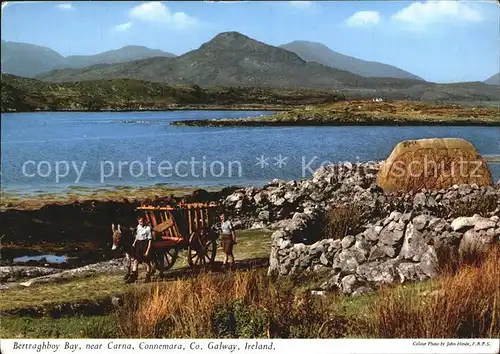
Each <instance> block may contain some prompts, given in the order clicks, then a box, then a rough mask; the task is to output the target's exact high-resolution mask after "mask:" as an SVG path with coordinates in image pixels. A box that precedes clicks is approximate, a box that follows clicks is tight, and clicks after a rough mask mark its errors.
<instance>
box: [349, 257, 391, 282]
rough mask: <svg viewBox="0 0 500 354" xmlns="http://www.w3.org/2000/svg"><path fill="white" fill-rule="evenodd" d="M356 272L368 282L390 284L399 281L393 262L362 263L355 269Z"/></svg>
mask: <svg viewBox="0 0 500 354" xmlns="http://www.w3.org/2000/svg"><path fill="white" fill-rule="evenodd" d="M356 274H358V275H359V276H361V277H363V278H364V279H366V280H367V281H369V282H376V283H383V284H392V283H395V282H399V281H400V279H399V276H398V272H397V270H396V267H395V265H394V263H393V262H385V263H378V262H371V263H364V264H362V265H360V266H359V267H358V268H357V269H356Z"/></svg>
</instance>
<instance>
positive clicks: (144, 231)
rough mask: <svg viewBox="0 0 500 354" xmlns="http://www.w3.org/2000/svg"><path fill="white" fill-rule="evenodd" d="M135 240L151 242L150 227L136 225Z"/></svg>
mask: <svg viewBox="0 0 500 354" xmlns="http://www.w3.org/2000/svg"><path fill="white" fill-rule="evenodd" d="M135 239H136V240H137V241H144V240H152V239H153V236H152V235H151V227H149V226H147V225H146V226H141V225H137V232H136V234H135Z"/></svg>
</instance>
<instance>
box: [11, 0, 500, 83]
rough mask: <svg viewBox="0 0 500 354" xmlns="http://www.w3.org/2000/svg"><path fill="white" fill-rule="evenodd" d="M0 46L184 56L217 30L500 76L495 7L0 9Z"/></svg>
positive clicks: (259, 4)
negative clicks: (128, 49) (142, 49)
mask: <svg viewBox="0 0 500 354" xmlns="http://www.w3.org/2000/svg"><path fill="white" fill-rule="evenodd" d="M1 27H2V28H1V37H2V39H3V40H7V41H14V42H25V43H32V44H37V45H42V46H46V47H49V48H51V49H54V50H55V51H57V52H59V53H60V54H62V55H64V56H68V55H82V54H83V55H86V54H97V53H100V52H103V51H106V50H111V49H117V48H120V47H123V46H125V45H143V46H147V47H150V48H154V49H162V50H164V51H167V52H171V53H174V54H177V55H180V54H183V53H185V52H187V51H190V50H194V49H197V48H199V47H200V45H201V44H203V43H204V42H207V41H209V40H210V39H211V38H213V37H214V36H215V35H217V34H218V33H220V32H226V31H237V32H240V33H243V34H245V35H247V36H249V37H251V38H254V39H256V40H259V41H261V42H264V43H267V44H270V45H280V44H284V43H288V42H290V41H293V40H307V41H313V42H320V43H323V44H325V45H326V46H328V47H329V48H330V49H332V50H334V51H337V52H340V53H342V54H346V55H350V56H354V57H357V58H360V59H364V60H371V61H378V62H382V63H386V64H390V65H395V66H397V67H399V68H401V69H404V70H407V71H409V72H411V73H413V74H415V75H418V76H420V77H422V78H424V79H425V80H427V81H433V82H440V83H446V82H460V81H483V80H485V79H487V78H488V77H490V76H492V75H493V74H495V73H497V72H499V71H500V69H499V67H500V5H499V4H498V2H495V1H491V0H490V1H478V0H474V1H458V0H447V1H438V0H432V1H420V2H418V1H408V0H405V1H345V2H343V1H332V2H330V1H274V2H271V1H269V2H268V1H240V2H233V1H220V2H210V1H196V2H195V1H193V2H185V1H164V2H133V1H129V2H121V1H103V2H100V1H83V2H76V1H75V2H66V1H65V2H62V1H52V2H35V1H23V2H3V3H2V21H1Z"/></svg>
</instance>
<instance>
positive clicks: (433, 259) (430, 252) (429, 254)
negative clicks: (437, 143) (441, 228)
mask: <svg viewBox="0 0 500 354" xmlns="http://www.w3.org/2000/svg"><path fill="white" fill-rule="evenodd" d="M419 265H420V269H421V270H422V272H423V273H424V274H425V275H427V277H429V278H435V277H436V276H437V275H438V269H439V261H438V257H437V254H436V251H435V250H434V248H432V247H431V246H427V250H426V251H425V253H424V254H423V255H422V258H421V261H420V264H419Z"/></svg>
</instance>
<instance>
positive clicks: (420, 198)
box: [413, 193, 427, 206]
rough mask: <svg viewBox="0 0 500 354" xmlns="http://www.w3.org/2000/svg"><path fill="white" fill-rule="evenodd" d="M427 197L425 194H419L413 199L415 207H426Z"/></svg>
mask: <svg viewBox="0 0 500 354" xmlns="http://www.w3.org/2000/svg"><path fill="white" fill-rule="evenodd" d="M426 199H427V198H426V197H425V194H424V193H417V194H415V197H414V198H413V205H415V206H424V205H425V203H426Z"/></svg>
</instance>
